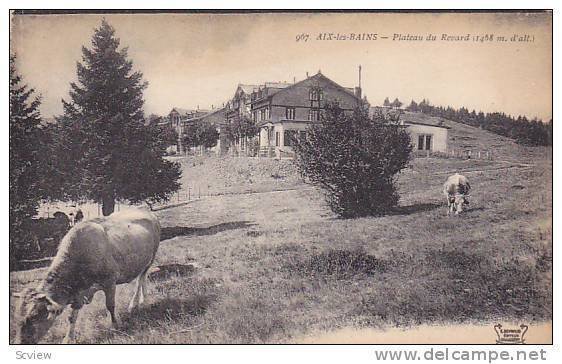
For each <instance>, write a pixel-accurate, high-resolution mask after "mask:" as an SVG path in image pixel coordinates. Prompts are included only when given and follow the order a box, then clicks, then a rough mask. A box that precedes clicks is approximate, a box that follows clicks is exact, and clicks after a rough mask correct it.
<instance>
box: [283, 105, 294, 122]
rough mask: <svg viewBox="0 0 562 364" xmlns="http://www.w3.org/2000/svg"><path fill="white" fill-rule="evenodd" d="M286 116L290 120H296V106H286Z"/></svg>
mask: <svg viewBox="0 0 562 364" xmlns="http://www.w3.org/2000/svg"><path fill="white" fill-rule="evenodd" d="M285 117H286V118H287V119H288V120H295V108H294V107H287V108H285Z"/></svg>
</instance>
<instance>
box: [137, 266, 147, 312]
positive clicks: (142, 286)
mask: <svg viewBox="0 0 562 364" xmlns="http://www.w3.org/2000/svg"><path fill="white" fill-rule="evenodd" d="M139 279H140V296H139V304H140V305H142V304H143V303H144V295H145V292H146V272H144V273H143V274H142V275H141V276H140V277H139Z"/></svg>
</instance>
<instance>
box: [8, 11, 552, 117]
mask: <svg viewBox="0 0 562 364" xmlns="http://www.w3.org/2000/svg"><path fill="white" fill-rule="evenodd" d="M103 17H105V18H106V20H107V21H108V22H109V23H110V24H111V25H112V26H113V27H114V28H115V30H116V35H117V37H118V38H120V40H121V46H127V47H128V48H129V57H130V59H132V61H133V65H134V69H135V70H139V71H141V72H142V73H143V75H144V80H146V81H148V83H149V86H148V88H147V89H146V91H145V93H144V97H145V107H144V109H145V113H146V114H147V115H148V114H150V113H155V114H159V115H166V114H168V113H169V112H170V110H171V109H172V108H173V107H182V108H197V107H198V106H199V107H201V108H211V106H215V107H217V106H220V105H222V104H223V103H224V102H226V101H227V100H228V99H230V98H232V96H233V95H234V91H235V90H236V86H237V85H238V84H239V83H247V84H259V83H263V82H266V81H275V82H278V81H285V82H293V80H296V81H300V80H302V79H304V78H305V77H306V73H307V72H308V73H309V74H310V75H313V74H315V73H317V72H318V71H319V70H321V72H322V73H323V74H324V75H325V76H327V77H328V78H330V79H332V80H333V81H335V82H337V83H339V84H340V85H342V86H345V87H353V86H357V85H358V82H359V81H358V66H359V65H361V67H362V80H361V86H362V89H363V94H364V95H366V96H367V98H368V100H369V102H370V103H371V105H381V104H382V102H383V100H384V98H385V97H387V96H388V97H389V98H390V100H393V99H394V98H395V97H398V98H399V99H400V100H401V101H403V102H404V103H406V104H408V103H409V102H410V100H412V99H414V100H416V101H418V102H419V101H420V100H421V99H423V98H425V99H428V100H429V101H430V102H431V103H432V104H434V105H443V106H447V105H450V106H453V107H460V106H465V107H467V108H469V109H470V110H472V109H476V110H477V111H479V110H482V111H484V112H492V111H503V112H505V113H507V114H510V115H513V116H517V115H526V116H527V117H529V118H533V117H538V118H540V119H543V120H545V121H546V120H549V119H550V118H552V111H551V110H552V16H551V14H547V13H540V14H518V13H501V14H500V13H496V14H482V13H472V14H468V13H460V14H459V13H440V14H437V13H425V14H421V13H415V14H411V13H410V14H408V13H401V14H396V13H394V14H393V13H346V14H342V13H337V14H335V13H332V14H329V13H304V14H303V13H300V14H297V13H273V14H271V13H269V14H267V13H266V14H263V13H262V14H132V15H131V14H127V15H125V14H106V15H14V16H12V19H11V24H10V42H11V44H10V46H11V52H12V53H15V54H16V55H17V69H18V71H19V72H20V73H21V74H22V76H23V78H24V80H25V82H26V83H28V84H29V85H30V86H32V87H34V88H35V89H36V90H37V91H38V92H39V93H40V94H41V96H42V105H41V113H42V115H43V117H51V116H53V115H59V114H61V113H62V103H61V99H65V100H68V99H69V97H68V91H69V84H70V82H72V81H75V80H76V62H77V61H80V59H81V48H82V46H86V47H88V48H89V47H90V44H91V43H90V42H91V37H92V34H93V32H94V29H95V28H96V27H98V26H99V25H100V23H101V19H102V18H103ZM326 33H332V40H327V39H325V40H318V37H319V35H322V34H326ZM338 34H339V36H340V39H337V40H336V39H335V38H337V35H338ZM352 34H353V35H354V36H355V37H356V36H357V34H376V40H373V38H374V36H373V35H371V40H367V39H363V40H356V39H353V40H352V39H350V38H351V35H352ZM429 34H432V35H435V38H436V39H435V40H434V41H428V40H425V39H426V37H427V36H428V35H429ZM486 34H488V35H493V40H492V41H483V42H481V41H474V39H475V38H474V37H476V36H483V35H486ZM307 35H308V36H307ZM444 35H445V38H446V37H447V36H451V37H452V38H449V40H445V39H443V36H444ZM467 35H468V36H469V40H463V39H464V38H459V36H460V37H464V36H467ZM525 35H528V37H525ZM299 36H301V37H300V38H301V39H300V40H299V41H297V38H299ZM342 36H346V39H341V38H342ZM498 36H503V37H505V41H498V40H497V39H498ZM514 36H516V39H515V40H516V41H512V37H514ZM383 37H388V38H383ZM455 37H456V38H455ZM304 38H307V41H303V39H304ZM416 38H422V39H423V40H422V41H419V40H411V39H416ZM453 39H457V40H453ZM519 40H521V41H519ZM524 40H526V41H524Z"/></svg>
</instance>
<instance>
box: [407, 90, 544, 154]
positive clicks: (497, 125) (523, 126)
mask: <svg viewBox="0 0 562 364" xmlns="http://www.w3.org/2000/svg"><path fill="white" fill-rule="evenodd" d="M405 109H406V110H407V111H411V112H421V113H424V114H427V115H431V116H437V117H442V118H445V119H449V120H452V121H455V122H458V123H462V124H467V125H470V126H475V127H479V128H482V129H485V130H488V131H490V132H492V133H496V134H499V135H502V136H505V137H508V138H511V139H514V140H515V141H516V142H517V143H520V144H524V145H531V146H547V145H552V119H550V120H549V122H548V123H544V122H542V121H541V120H538V119H537V118H533V119H531V120H529V119H528V118H527V117H525V116H518V117H517V118H514V117H512V116H510V115H507V114H505V113H503V112H491V113H484V112H482V111H479V112H476V111H475V110H472V111H469V110H468V109H467V108H465V107H461V108H459V109H455V108H452V107H451V106H447V107H443V106H434V105H431V103H430V102H429V101H428V100H426V99H423V100H422V101H421V102H420V103H416V102H415V101H414V100H412V101H411V102H410V105H408V106H407V107H406V108H405Z"/></svg>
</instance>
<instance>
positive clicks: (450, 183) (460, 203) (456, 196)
mask: <svg viewBox="0 0 562 364" xmlns="http://www.w3.org/2000/svg"><path fill="white" fill-rule="evenodd" d="M469 192H470V183H468V179H467V178H466V177H465V176H463V175H461V174H458V173H455V174H453V175H452V176H449V178H447V181H445V184H444V185H443V193H444V194H445V197H446V198H447V215H449V214H451V213H452V212H454V213H455V215H458V214H459V213H461V212H462V211H463V208H464V205H468V199H467V197H468V194H469Z"/></svg>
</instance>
